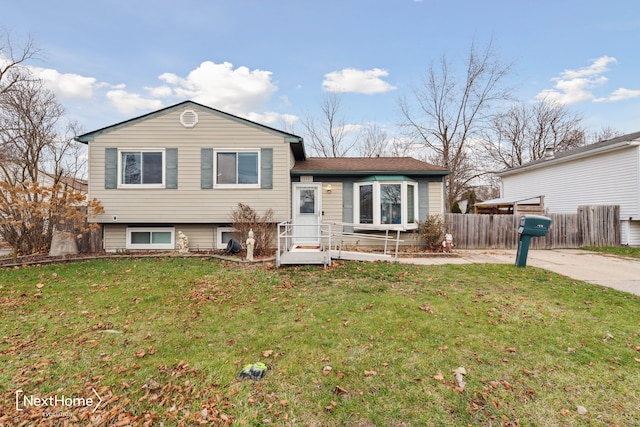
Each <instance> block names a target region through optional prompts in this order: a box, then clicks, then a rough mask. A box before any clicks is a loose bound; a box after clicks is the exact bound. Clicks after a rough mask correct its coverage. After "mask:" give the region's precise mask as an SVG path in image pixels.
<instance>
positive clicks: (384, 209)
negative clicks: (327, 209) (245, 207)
mask: <svg viewBox="0 0 640 427" xmlns="http://www.w3.org/2000/svg"><path fill="white" fill-rule="evenodd" d="M353 194H354V198H355V203H354V204H353V207H354V209H353V211H354V212H353V213H354V215H353V222H354V223H355V224H362V225H366V226H373V227H379V228H383V229H384V228H398V227H400V228H402V229H403V230H412V229H416V228H418V223H417V212H418V184H417V183H416V182H414V181H408V180H406V179H405V180H400V179H398V180H397V181H395V180H365V181H362V182H357V183H355V184H354V189H353Z"/></svg>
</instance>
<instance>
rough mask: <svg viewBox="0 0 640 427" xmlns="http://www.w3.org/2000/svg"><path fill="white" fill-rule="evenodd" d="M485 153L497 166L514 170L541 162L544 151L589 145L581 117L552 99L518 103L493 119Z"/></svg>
mask: <svg viewBox="0 0 640 427" xmlns="http://www.w3.org/2000/svg"><path fill="white" fill-rule="evenodd" d="M484 140H485V142H484V147H485V153H486V155H487V157H488V158H489V160H490V161H492V162H493V163H494V164H496V165H497V166H498V167H503V168H512V167H515V166H520V165H523V164H525V163H528V162H531V161H534V160H538V159H540V158H542V157H543V156H544V155H545V150H547V149H551V150H553V151H554V152H561V151H566V150H569V149H571V148H575V147H579V146H581V145H584V144H585V143H586V136H585V131H584V129H583V127H582V117H581V116H580V115H579V114H576V113H573V112H571V111H570V110H569V109H568V108H567V107H566V106H564V105H562V104H559V103H557V102H552V101H549V100H540V101H537V102H536V103H535V104H524V103H518V104H515V105H513V106H512V107H511V108H510V109H509V110H508V111H507V112H505V113H502V114H499V115H496V116H495V117H494V119H493V127H492V129H491V134H490V135H487V137H485V138H484Z"/></svg>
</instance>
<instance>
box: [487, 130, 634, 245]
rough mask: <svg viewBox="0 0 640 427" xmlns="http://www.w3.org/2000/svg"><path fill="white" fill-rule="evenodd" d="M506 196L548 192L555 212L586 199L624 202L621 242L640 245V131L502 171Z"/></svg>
mask: <svg viewBox="0 0 640 427" xmlns="http://www.w3.org/2000/svg"><path fill="white" fill-rule="evenodd" d="M498 176H499V177H500V178H501V179H502V188H501V197H502V198H508V199H517V198H522V199H524V198H529V197H532V196H535V195H542V196H544V206H545V208H546V210H547V211H548V212H552V213H575V212H576V210H577V208H578V206H581V205H620V220H621V238H622V242H621V243H622V244H624V245H631V246H640V132H635V133H631V134H628V135H623V136H620V137H617V138H613V139H610V140H607V141H601V142H598V143H595V144H592V145H587V146H585V147H580V148H576V149H573V150H569V151H565V152H562V153H555V154H554V153H547V155H545V157H544V158H542V159H539V160H536V161H534V162H531V163H528V164H526V165H523V166H519V167H515V168H512V169H508V170H506V171H503V172H501V173H499V174H498Z"/></svg>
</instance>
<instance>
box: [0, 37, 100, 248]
mask: <svg viewBox="0 0 640 427" xmlns="http://www.w3.org/2000/svg"><path fill="white" fill-rule="evenodd" d="M6 40H7V42H6V43H5V45H3V46H0V47H2V49H3V50H2V52H1V53H2V55H0V238H2V239H4V240H5V241H7V242H8V243H9V244H11V245H12V247H13V249H14V251H13V252H14V256H17V255H18V254H28V253H33V252H40V251H46V250H47V249H48V247H49V245H50V243H51V237H52V235H53V231H54V230H66V231H70V232H71V233H72V235H74V236H77V235H78V234H79V233H83V232H85V231H87V230H89V229H90V228H91V225H90V224H88V222H87V218H88V216H91V215H94V214H96V213H99V212H101V210H102V207H101V205H100V203H99V202H98V201H97V200H95V199H94V200H89V201H87V200H86V197H85V195H84V194H82V193H81V192H78V191H76V188H75V187H74V186H73V185H71V186H69V181H68V180H66V179H63V178H69V177H71V178H75V177H77V173H78V171H79V170H82V169H83V168H84V162H85V161H86V160H85V156H83V155H82V153H81V152H80V151H78V150H81V148H79V147H80V145H79V144H76V143H75V142H73V134H74V133H75V132H76V131H77V130H78V129H77V125H76V124H74V123H67V122H66V121H65V120H64V108H63V107H62V105H61V104H60V103H59V102H58V101H57V100H56V98H55V96H54V94H53V93H52V92H51V91H49V90H47V89H46V88H45V86H44V83H43V82H42V81H40V80H38V79H36V78H35V77H33V76H31V75H30V74H29V71H28V69H27V68H26V66H25V65H24V62H25V61H26V60H27V59H29V58H31V57H33V55H35V52H37V51H36V49H35V48H34V47H33V45H32V44H31V42H29V43H28V44H27V45H26V46H25V47H24V48H23V49H22V50H21V51H20V53H19V54H17V56H14V53H15V51H14V50H13V48H12V46H11V44H10V43H9V41H8V37H7V38H6ZM6 46H9V47H8V48H7V47H6Z"/></svg>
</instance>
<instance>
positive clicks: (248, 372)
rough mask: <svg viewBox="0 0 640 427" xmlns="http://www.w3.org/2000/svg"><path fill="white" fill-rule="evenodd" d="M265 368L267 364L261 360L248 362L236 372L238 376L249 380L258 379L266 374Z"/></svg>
mask: <svg viewBox="0 0 640 427" xmlns="http://www.w3.org/2000/svg"><path fill="white" fill-rule="evenodd" d="M267 369H268V368H267V365H265V364H264V363H262V362H257V363H254V364H253V365H251V364H249V365H246V366H245V367H244V368H242V370H241V371H240V373H239V374H238V378H240V379H245V378H247V379H250V380H254V381H259V380H261V379H262V378H263V377H264V376H265V375H266V373H267Z"/></svg>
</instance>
